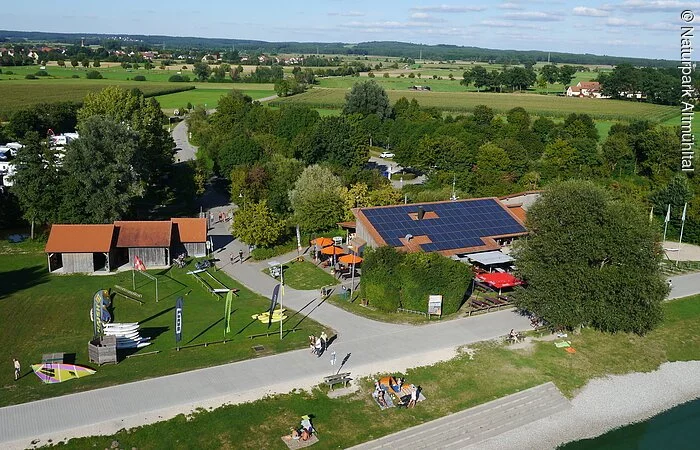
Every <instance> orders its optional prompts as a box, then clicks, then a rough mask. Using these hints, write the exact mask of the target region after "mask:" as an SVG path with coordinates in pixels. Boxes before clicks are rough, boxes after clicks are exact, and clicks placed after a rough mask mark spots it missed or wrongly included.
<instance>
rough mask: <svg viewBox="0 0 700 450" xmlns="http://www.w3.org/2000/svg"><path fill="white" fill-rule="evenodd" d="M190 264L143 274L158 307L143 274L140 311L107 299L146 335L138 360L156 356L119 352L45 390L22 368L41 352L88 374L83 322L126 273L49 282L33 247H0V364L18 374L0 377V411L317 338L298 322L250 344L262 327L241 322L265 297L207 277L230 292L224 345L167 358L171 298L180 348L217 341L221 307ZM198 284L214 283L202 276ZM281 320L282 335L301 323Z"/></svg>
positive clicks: (313, 326)
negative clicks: (18, 369)
mask: <svg viewBox="0 0 700 450" xmlns="http://www.w3.org/2000/svg"><path fill="white" fill-rule="evenodd" d="M192 266H193V262H190V264H189V265H188V266H187V267H186V268H185V269H179V268H173V269H171V270H169V271H168V270H162V271H153V270H152V271H149V273H151V274H153V275H155V276H157V277H158V280H159V282H158V289H159V296H160V301H159V302H158V303H156V302H155V301H154V288H155V286H154V284H153V282H152V281H149V280H148V279H146V278H145V277H143V276H137V278H136V282H137V286H136V289H137V290H138V291H139V292H141V293H142V294H143V296H144V300H145V303H144V304H143V305H139V304H138V303H136V302H133V301H131V300H127V299H124V298H123V297H121V296H117V297H116V298H115V299H114V302H113V305H114V308H113V311H112V313H113V317H114V321H115V322H139V323H140V324H141V334H142V335H143V336H151V337H152V342H153V344H152V345H150V346H148V347H145V348H143V349H141V350H139V353H145V352H150V351H159V353H157V354H153V355H148V356H142V357H139V358H129V359H124V357H125V354H121V353H122V352H120V354H121V356H120V358H121V361H120V362H119V364H117V365H105V366H102V367H99V368H97V373H96V374H95V375H93V376H90V377H87V378H84V379H81V380H73V381H71V382H67V383H61V384H57V385H45V384H42V383H41V382H40V381H39V379H38V378H37V377H36V376H35V375H34V374H33V373H31V369H30V365H31V364H36V363H39V362H41V355H42V354H44V353H53V352H65V353H67V354H74V355H75V362H76V363H77V364H81V365H85V366H88V367H95V365H94V364H91V363H89V361H88V357H87V343H88V341H89V340H90V338H91V337H92V324H91V322H90V319H89V311H90V307H91V298H92V295H93V294H94V293H95V292H96V291H97V290H99V289H108V288H113V287H114V285H117V284H118V285H121V286H123V287H125V288H127V289H131V288H132V284H131V283H132V280H131V277H132V275H131V272H120V273H117V274H113V275H109V276H86V275H66V276H58V275H49V274H48V273H47V270H46V255H45V254H44V253H43V252H42V248H41V244H39V245H32V244H6V243H5V244H0V317H2V326H1V327H0V342H2V346H0V361H5V362H8V361H11V359H12V358H13V357H17V358H18V359H19V360H20V361H21V362H22V367H23V374H24V376H23V377H22V378H21V379H20V381H19V382H16V383H15V382H14V381H12V378H11V377H10V376H6V377H3V378H2V381H0V406H6V405H10V404H14V403H22V402H28V401H32V400H38V399H42V398H46V397H55V396H58V395H64V394H69V393H71V392H77V391H85V390H89V389H97V388H101V387H105V386H110V385H115V384H120V383H126V382H129V381H136V380H139V379H143V378H150V377H155V376H162V375H167V374H171V373H177V372H184V371H187V370H192V369H196V368H200V367H207V366H212V365H217V364H224V363H228V362H232V361H238V360H243V359H248V358H252V357H254V356H259V355H260V354H256V353H255V352H254V351H253V349H252V348H251V347H252V346H253V345H262V346H264V348H265V351H264V352H263V354H271V353H276V352H282V351H287V350H292V349H297V348H302V347H304V346H306V345H307V341H306V336H308V335H309V334H317V333H319V332H320V330H321V325H319V324H318V323H316V322H314V321H313V320H310V319H305V320H304V321H303V325H301V328H303V329H304V332H302V333H289V334H287V335H286V336H285V338H284V339H283V340H280V339H279V336H278V335H275V336H271V337H259V338H256V339H253V340H251V339H250V338H248V336H250V335H254V334H257V333H265V332H267V325H266V324H262V323H260V322H259V321H258V320H253V319H251V315H253V314H258V313H260V312H262V311H264V310H266V309H267V308H269V304H270V302H269V300H267V299H265V298H263V297H261V296H259V295H257V294H254V293H252V292H250V291H249V290H247V289H246V288H245V287H243V286H241V285H240V284H239V283H237V282H235V281H233V280H232V279H230V278H229V277H227V276H226V275H225V274H224V273H222V272H215V271H211V273H212V275H213V276H214V277H215V278H216V279H217V280H219V281H220V282H221V283H223V284H224V285H225V286H227V287H232V288H238V289H240V293H239V296H238V297H234V301H233V311H232V316H231V333H229V334H228V335H227V336H226V339H227V340H228V342H226V343H220V344H216V345H209V346H208V347H203V346H197V347H192V348H184V349H181V350H180V351H176V350H175V336H174V332H173V329H172V326H173V323H174V305H175V300H176V299H177V297H178V296H183V297H184V299H185V307H184V311H183V340H182V341H181V343H180V345H181V346H183V347H185V346H196V345H198V344H199V345H201V344H204V343H207V342H215V341H221V340H222V339H223V338H224V318H223V316H224V306H225V302H224V300H223V299H218V300H217V298H216V297H213V296H212V295H211V294H210V293H209V292H208V291H206V290H205V289H204V288H203V287H202V286H201V285H200V284H199V283H198V282H197V281H196V280H195V279H194V278H193V276H192V275H187V274H186V273H185V272H186V271H187V270H191V268H192ZM205 279H207V280H208V281H209V282H210V283H212V284H216V282H215V281H214V280H212V279H211V278H210V277H208V276H205ZM288 316H289V319H287V321H286V322H285V328H287V327H289V328H294V327H295V326H296V325H297V324H299V323H300V322H301V321H302V319H304V316H303V315H302V314H299V313H294V312H291V314H290V312H288ZM307 330H308V332H307ZM8 364H9V363H8ZM8 374H9V372H8Z"/></svg>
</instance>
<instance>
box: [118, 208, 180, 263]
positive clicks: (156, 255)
mask: <svg viewBox="0 0 700 450" xmlns="http://www.w3.org/2000/svg"><path fill="white" fill-rule="evenodd" d="M114 227H115V232H116V235H117V244H116V251H117V253H118V257H119V259H120V263H128V264H132V265H133V263H134V257H135V256H138V257H139V258H140V259H141V260H142V261H143V263H144V265H145V266H146V268H149V269H150V268H152V267H164V266H169V265H170V240H171V236H172V228H173V224H172V222H170V221H169V220H168V221H164V220H161V221H119V222H114ZM125 260H126V262H125Z"/></svg>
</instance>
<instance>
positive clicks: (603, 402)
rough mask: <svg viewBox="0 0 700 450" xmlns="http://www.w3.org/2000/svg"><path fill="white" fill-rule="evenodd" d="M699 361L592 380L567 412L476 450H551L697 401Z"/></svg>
mask: <svg viewBox="0 0 700 450" xmlns="http://www.w3.org/2000/svg"><path fill="white" fill-rule="evenodd" d="M699 373H700V361H689V362H675V363H665V364H663V365H662V366H661V367H660V368H659V370H656V371H654V372H649V373H631V374H627V375H615V376H609V377H604V378H596V379H595V380H592V381H590V382H589V383H588V384H587V385H586V386H585V387H584V388H583V390H582V391H581V392H580V393H579V394H578V395H577V396H576V397H574V399H573V400H572V401H571V406H572V407H571V409H570V410H568V411H565V412H563V413H561V414H557V415H555V416H550V417H547V418H544V419H541V420H539V421H537V422H534V423H531V424H528V425H527V426H523V427H520V428H516V429H514V430H511V431H508V432H506V433H504V434H501V435H499V436H497V437H495V438H492V439H490V440H488V441H485V442H480V443H479V444H478V448H479V450H501V449H503V450H505V449H508V450H510V449H514V448H517V449H523V450H525V449H533V450H534V449H537V450H543V449H550V448H551V449H553V448H556V447H557V446H558V445H560V444H563V443H566V442H570V441H575V440H579V439H588V438H592V437H596V436H599V435H601V434H604V433H606V432H608V431H610V430H612V429H614V428H618V427H620V426H624V425H627V424H630V423H634V422H638V421H642V420H646V419H648V418H649V417H652V416H655V415H657V414H659V413H661V412H663V411H665V410H667V409H669V408H672V407H674V406H677V405H680V404H681V403H685V402H688V401H691V400H694V399H696V398H700V377H698V374H699Z"/></svg>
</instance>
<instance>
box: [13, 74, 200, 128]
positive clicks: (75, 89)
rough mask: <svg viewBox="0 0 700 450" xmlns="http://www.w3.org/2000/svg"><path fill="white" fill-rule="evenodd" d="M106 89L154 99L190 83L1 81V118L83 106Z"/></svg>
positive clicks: (60, 80)
mask: <svg viewBox="0 0 700 450" xmlns="http://www.w3.org/2000/svg"><path fill="white" fill-rule="evenodd" d="M107 86H119V87H123V88H125V89H133V88H138V89H140V90H141V91H142V92H143V93H144V94H145V95H146V96H153V95H158V94H162V93H165V92H168V91H170V92H172V91H173V90H175V89H188V88H189V87H191V86H192V84H190V83H149V82H138V81H113V80H85V79H83V80H75V79H70V78H69V79H59V80H17V81H8V82H5V81H0V98H1V99H2V108H0V118H3V119H6V118H7V116H9V115H10V114H12V113H13V112H14V111H17V110H20V109H23V108H26V107H27V106H30V105H34V104H37V103H52V102H66V101H69V102H82V101H83V98H85V96H86V95H87V94H88V93H90V92H96V91H100V90H102V89H104V88H106V87H107ZM185 103H187V102H185Z"/></svg>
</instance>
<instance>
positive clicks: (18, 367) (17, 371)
mask: <svg viewBox="0 0 700 450" xmlns="http://www.w3.org/2000/svg"><path fill="white" fill-rule="evenodd" d="M12 364H13V365H14V366H15V381H17V380H19V375H20V373H21V372H22V366H21V365H20V363H19V360H18V359H17V358H12Z"/></svg>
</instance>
